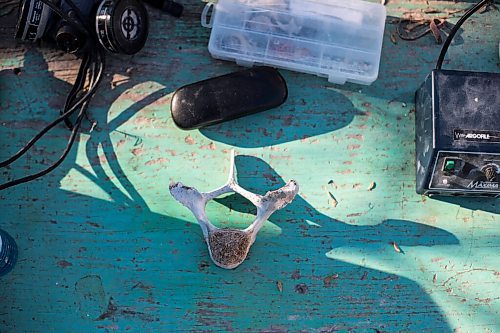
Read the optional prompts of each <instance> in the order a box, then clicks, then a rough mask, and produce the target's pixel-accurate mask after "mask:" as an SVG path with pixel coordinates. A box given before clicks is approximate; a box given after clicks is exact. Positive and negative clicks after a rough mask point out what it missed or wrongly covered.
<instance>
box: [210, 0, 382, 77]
mask: <svg viewBox="0 0 500 333" xmlns="http://www.w3.org/2000/svg"><path fill="white" fill-rule="evenodd" d="M209 6H210V5H209ZM208 8H209V7H207V10H206V11H205V12H204V13H205V15H206V12H207V11H208ZM214 11H215V12H214V13H213V16H212V18H213V20H212V23H211V27H212V33H211V35H210V42H209V46H208V48H209V51H210V53H211V54H212V56H213V57H214V58H218V59H224V60H232V61H236V62H237V63H238V64H240V65H247V66H252V65H254V64H259V65H260V64H263V65H269V66H273V67H279V68H285V69H290V70H294V71H299V72H304V73H310V74H316V75H319V76H324V77H328V80H329V81H330V82H334V83H345V82H346V81H350V82H355V83H361V84H370V83H372V82H373V81H375V79H376V78H377V76H378V68H379V63H380V53H381V50H382V41H383V34H384V27H385V18H386V11H385V7H384V6H383V5H381V4H376V3H369V2H365V1H359V0H355V1H340V0H219V1H218V3H217V4H216V5H215V9H214ZM202 20H203V18H202Z"/></svg>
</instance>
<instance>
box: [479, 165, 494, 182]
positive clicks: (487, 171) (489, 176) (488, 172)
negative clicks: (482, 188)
mask: <svg viewBox="0 0 500 333" xmlns="http://www.w3.org/2000/svg"><path fill="white" fill-rule="evenodd" d="M482 171H483V172H484V175H485V176H486V180H487V181H489V182H493V181H495V179H496V178H497V174H498V167H497V166H496V165H494V164H488V165H485V166H484V167H483V169H482Z"/></svg>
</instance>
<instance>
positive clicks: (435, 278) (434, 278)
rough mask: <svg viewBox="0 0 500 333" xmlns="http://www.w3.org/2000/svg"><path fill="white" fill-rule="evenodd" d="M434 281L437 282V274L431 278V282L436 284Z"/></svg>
mask: <svg viewBox="0 0 500 333" xmlns="http://www.w3.org/2000/svg"><path fill="white" fill-rule="evenodd" d="M436 281H437V274H434V276H433V277H432V282H433V283H436Z"/></svg>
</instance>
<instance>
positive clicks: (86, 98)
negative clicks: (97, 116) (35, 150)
mask: <svg viewBox="0 0 500 333" xmlns="http://www.w3.org/2000/svg"><path fill="white" fill-rule="evenodd" d="M99 64H100V69H99V71H98V73H97V77H96V84H95V85H93V86H92V87H91V88H90V89H89V91H88V92H87V93H86V94H85V96H83V97H82V98H81V99H79V100H78V101H77V102H76V103H75V104H73V106H72V107H71V108H70V109H69V110H67V111H66V112H64V113H63V114H62V115H61V116H60V117H59V118H57V119H56V120H54V121H53V122H51V123H50V124H49V125H47V126H46V127H45V128H43V129H42V130H41V131H40V132H38V134H37V135H35V136H34V137H33V138H32V139H31V140H30V141H29V142H28V143H27V144H26V145H25V146H24V147H23V148H21V149H20V150H19V151H18V152H17V153H15V154H14V155H12V156H11V157H10V158H9V159H7V160H5V161H2V162H0V168H3V167H6V166H7V165H9V164H11V163H12V162H14V161H16V160H17V159H19V158H20V157H21V156H22V155H24V154H25V153H26V152H27V151H28V150H29V149H30V148H31V147H32V146H33V145H34V144H35V143H36V142H37V141H38V140H40V138H41V137H42V136H43V135H45V133H47V132H48V131H49V130H51V129H52V128H53V127H54V126H56V125H57V124H59V123H60V122H62V121H63V120H65V119H66V118H67V117H68V116H70V115H71V114H73V112H75V110H77V108H79V107H81V106H82V104H83V103H85V102H87V101H89V100H90V98H91V97H92V96H93V94H94V93H95V91H96V90H97V87H98V84H99V81H100V80H101V78H102V73H103V71H104V63H103V61H102V58H101V60H100V61H99Z"/></svg>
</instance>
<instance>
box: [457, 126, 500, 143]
mask: <svg viewBox="0 0 500 333" xmlns="http://www.w3.org/2000/svg"><path fill="white" fill-rule="evenodd" d="M453 139H454V140H455V141H475V142H477V141H479V142H499V143H500V132H498V131H483V130H464V129H455V130H453Z"/></svg>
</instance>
